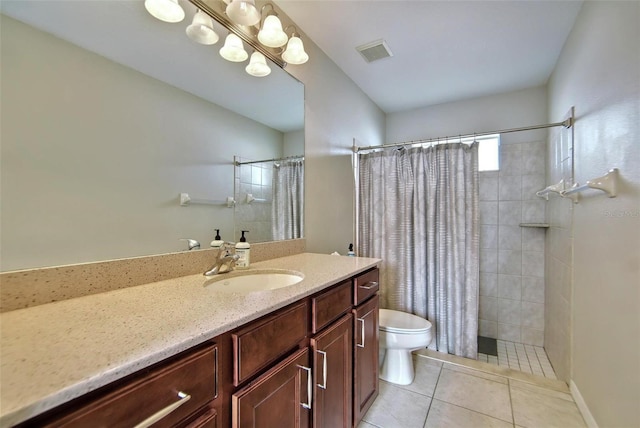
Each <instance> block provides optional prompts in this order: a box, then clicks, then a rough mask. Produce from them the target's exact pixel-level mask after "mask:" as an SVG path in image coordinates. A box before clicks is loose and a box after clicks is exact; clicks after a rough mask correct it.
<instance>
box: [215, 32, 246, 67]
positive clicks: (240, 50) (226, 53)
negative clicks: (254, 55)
mask: <svg viewBox="0 0 640 428" xmlns="http://www.w3.org/2000/svg"><path fill="white" fill-rule="evenodd" d="M220 56H222V58H224V59H226V60H227V61H231V62H242V61H244V60H246V59H247V58H249V54H248V53H247V51H245V50H244V45H243V44H242V40H241V39H240V37H238V36H236V35H235V34H233V33H229V35H228V36H227V38H226V39H225V40H224V46H223V47H222V48H220Z"/></svg>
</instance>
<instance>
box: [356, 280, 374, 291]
mask: <svg viewBox="0 0 640 428" xmlns="http://www.w3.org/2000/svg"><path fill="white" fill-rule="evenodd" d="M367 284H369V285H367ZM377 286H378V281H371V282H367V283H365V284H362V285H358V287H360V288H364V289H365V290H371V289H372V288H376V287H377Z"/></svg>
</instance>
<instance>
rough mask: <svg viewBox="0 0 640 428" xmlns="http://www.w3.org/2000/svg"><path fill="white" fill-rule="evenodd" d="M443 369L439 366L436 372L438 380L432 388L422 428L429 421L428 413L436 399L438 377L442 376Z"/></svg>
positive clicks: (442, 365)
mask: <svg viewBox="0 0 640 428" xmlns="http://www.w3.org/2000/svg"><path fill="white" fill-rule="evenodd" d="M443 368H444V363H441V364H440V371H439V372H438V379H436V384H435V385H434V386H433V395H432V396H431V400H429V408H428V409H427V414H426V415H425V416H424V422H423V423H422V426H423V428H426V426H427V419H429V412H431V406H432V405H433V400H435V399H436V390H437V389H438V383H439V382H440V376H442V369H443Z"/></svg>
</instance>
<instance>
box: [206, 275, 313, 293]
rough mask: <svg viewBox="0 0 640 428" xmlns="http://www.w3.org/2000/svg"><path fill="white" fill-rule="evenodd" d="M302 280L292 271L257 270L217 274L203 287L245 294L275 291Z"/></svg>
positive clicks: (302, 277) (300, 276)
mask: <svg viewBox="0 0 640 428" xmlns="http://www.w3.org/2000/svg"><path fill="white" fill-rule="evenodd" d="M303 279H304V275H303V274H302V273H301V272H297V271H293V270H285V269H259V270H248V271H233V272H231V273H228V274H224V273H223V274H219V275H216V276H215V277H213V278H211V279H209V280H207V281H206V282H205V283H204V286H205V287H206V288H208V289H211V290H214V291H223V292H229V293H247V292H252V291H253V292H255V291H268V290H276V289H278V288H283V287H288V286H290V285H294V284H297V283H299V282H300V281H302V280H303Z"/></svg>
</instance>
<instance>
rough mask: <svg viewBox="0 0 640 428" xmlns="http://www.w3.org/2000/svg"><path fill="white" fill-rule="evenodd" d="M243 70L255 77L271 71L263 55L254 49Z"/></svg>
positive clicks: (265, 74)
mask: <svg viewBox="0 0 640 428" xmlns="http://www.w3.org/2000/svg"><path fill="white" fill-rule="evenodd" d="M245 71H246V72H247V73H249V74H250V75H252V76H255V77H264V76H267V75H269V73H271V68H269V66H268V65H267V59H266V58H265V56H264V55H262V54H261V53H260V52H257V51H256V52H254V53H252V54H251V60H250V61H249V65H247V66H246V67H245Z"/></svg>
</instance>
